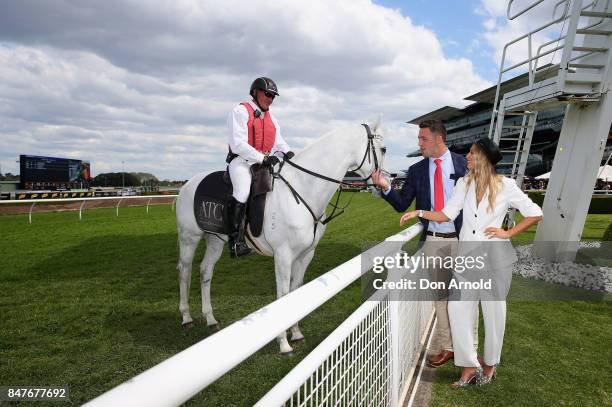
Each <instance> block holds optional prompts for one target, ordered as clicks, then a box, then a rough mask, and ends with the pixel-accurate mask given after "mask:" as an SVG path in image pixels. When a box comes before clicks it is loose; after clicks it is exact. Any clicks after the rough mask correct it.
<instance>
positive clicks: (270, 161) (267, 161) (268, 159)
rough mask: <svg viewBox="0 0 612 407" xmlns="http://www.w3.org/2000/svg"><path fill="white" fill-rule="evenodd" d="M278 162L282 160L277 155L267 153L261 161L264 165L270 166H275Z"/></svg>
mask: <svg viewBox="0 0 612 407" xmlns="http://www.w3.org/2000/svg"><path fill="white" fill-rule="evenodd" d="M278 163H280V160H279V159H278V157H277V156H275V155H267V156H265V157H264V159H263V161H262V162H261V164H262V165H266V166H268V167H274V166H275V165H276V164H278Z"/></svg>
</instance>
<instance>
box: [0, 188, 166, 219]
mask: <svg viewBox="0 0 612 407" xmlns="http://www.w3.org/2000/svg"><path fill="white" fill-rule="evenodd" d="M177 197H178V195H130V196H104V197H91V198H88V197H83V198H54V199H13V200H2V201H0V214H11V215H18V214H23V213H26V211H25V210H23V211H22V210H21V209H20V208H24V209H25V208H27V207H29V209H28V210H27V213H28V222H29V223H32V213H33V211H34V208H35V207H36V204H40V203H42V204H44V205H40V206H38V208H44V209H48V208H54V207H57V206H58V205H62V204H66V205H70V204H73V203H74V204H78V203H80V204H81V205H80V206H79V207H78V208H76V207H73V208H66V207H64V208H61V209H57V208H55V209H54V210H46V211H45V210H43V211H41V212H59V211H70V210H72V211H76V210H78V211H79V220H81V219H82V218H83V210H84V209H86V205H87V203H90V202H94V203H99V202H108V201H115V202H117V204H116V205H114V204H113V205H111V206H100V205H98V206H96V207H95V208H91V207H89V208H87V209H102V208H106V209H108V208H115V211H116V214H117V216H119V206H120V205H121V203H122V202H123V201H131V200H140V201H146V203H144V202H143V203H142V206H146V209H147V213H149V206H150V205H151V201H153V200H159V199H166V200H170V199H171V200H172V210H174V204H175V202H176V198H177ZM166 203H170V202H166ZM2 205H4V206H2ZM135 206H138V205H135ZM9 207H12V208H13V209H17V210H16V211H14V212H13V213H10V209H8V208H9ZM7 211H9V213H6V212H7Z"/></svg>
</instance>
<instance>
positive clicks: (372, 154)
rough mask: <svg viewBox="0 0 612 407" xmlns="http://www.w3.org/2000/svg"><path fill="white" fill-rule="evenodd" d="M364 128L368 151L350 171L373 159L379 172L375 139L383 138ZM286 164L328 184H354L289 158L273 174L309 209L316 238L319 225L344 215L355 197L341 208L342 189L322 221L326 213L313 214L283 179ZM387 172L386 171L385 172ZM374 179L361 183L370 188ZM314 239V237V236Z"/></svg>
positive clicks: (365, 179) (369, 176)
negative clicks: (303, 165)
mask: <svg viewBox="0 0 612 407" xmlns="http://www.w3.org/2000/svg"><path fill="white" fill-rule="evenodd" d="M362 126H363V127H364V128H365V130H366V134H367V137H368V143H367V147H366V150H365V152H364V154H363V159H362V160H361V163H360V164H359V166H358V167H357V168H355V169H350V170H349V171H358V170H359V169H361V167H363V165H364V164H365V160H366V158H367V159H368V163H372V159H373V160H374V170H375V171H377V170H378V169H379V163H378V156H377V154H376V149H375V148H374V140H375V139H380V138H381V137H380V136H379V135H377V134H374V133H372V130H371V129H370V126H368V125H367V124H362ZM385 150H386V149H385V148H384V147H383V149H382V151H383V153H384V151H385ZM285 163H286V164H289V165H291V166H292V167H294V168H296V169H298V170H300V171H302V172H305V173H306V174H309V175H312V176H313V177H316V178H320V179H322V180H325V181H328V182H334V183H336V184H338V185H340V186H343V185H344V186H352V184H350V183H348V182H344V181H341V180H337V179H334V178H331V177H328V176H326V175H323V174H319V173H317V172H314V171H311V170H309V169H307V168H304V167H302V166H301V165H298V164H296V163H294V162H293V161H291V160H290V159H288V158H283V161H282V162H281V164H280V167H279V169H278V171H277V172H273V173H272V176H273V177H274V178H279V179H280V180H281V181H283V182H284V183H285V184H286V185H287V187H288V188H289V190H290V191H291V193H292V194H293V197H294V198H295V200H296V202H297V204H298V205H299V204H300V202H303V203H304V206H305V207H306V209H308V212H310V215H311V216H312V219H313V221H314V223H315V227H314V232H313V233H314V235H315V236H316V231H317V226H318V224H319V223H322V224H323V225H325V224H327V223H329V222H330V221H331V220H332V219H335V218H336V217H338V216H340V215H342V214H343V213H344V210H345V209H346V208H347V207H348V206H349V204H350V203H351V201H352V200H353V197H354V196H355V195H353V196H351V198H350V199H349V201H348V202H347V204H346V205H345V206H343V207H340V206H339V205H338V202H339V200H340V194H341V193H342V188H340V192H338V195H337V196H336V202H335V203H334V204H332V203H329V204H328V205H332V207H333V208H334V209H333V210H332V213H331V214H330V216H328V217H326V218H325V219H323V220H321V219H322V218H323V217H324V216H325V211H323V213H322V214H321V215H320V216H318V217H317V216H316V215H315V213H314V212H313V210H312V208H311V207H310V205H308V203H307V202H306V201H305V200H304V198H302V196H301V195H300V194H299V193H298V192H297V191H296V190H295V188H293V186H292V185H291V184H290V183H289V181H287V180H286V179H285V177H283V176H282V175H281V171H282V170H283V166H284V165H285ZM385 172H386V171H385ZM370 178H372V174H370V175H368V177H367V178H363V179H361V181H363V182H365V183H366V187H370V186H375V185H374V184H368V180H369V179H370ZM337 209H340V212H339V213H337V214H336V213H335V212H336V210H337ZM313 239H314V236H313Z"/></svg>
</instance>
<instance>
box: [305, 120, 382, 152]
mask: <svg viewBox="0 0 612 407" xmlns="http://www.w3.org/2000/svg"><path fill="white" fill-rule="evenodd" d="M368 126H370V129H371V130H372V132H373V133H374V134H379V135H382V126H381V120H380V119H378V120H376V121H375V122H374V123H373V124H372V123H368ZM364 135H365V128H364V127H363V126H362V125H361V124H342V125H339V126H336V127H334V128H333V129H331V130H330V131H328V132H327V133H325V134H323V135H322V136H321V137H319V138H318V139H316V140H314V141H313V142H311V143H309V144H308V145H307V146H306V147H304V148H303V149H302V150H300V153H305V152H307V151H310V150H312V149H314V148H317V147H318V146H319V145H320V144H329V142H328V140H329V139H330V138H331V139H334V140H335V139H337V138H338V137H342V136H346V137H357V136H364Z"/></svg>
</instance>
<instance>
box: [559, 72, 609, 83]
mask: <svg viewBox="0 0 612 407" xmlns="http://www.w3.org/2000/svg"><path fill="white" fill-rule="evenodd" d="M565 81H566V82H575V83H599V82H601V75H600V74H596V73H583V72H580V73H576V72H568V73H567V76H566V77H565Z"/></svg>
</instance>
